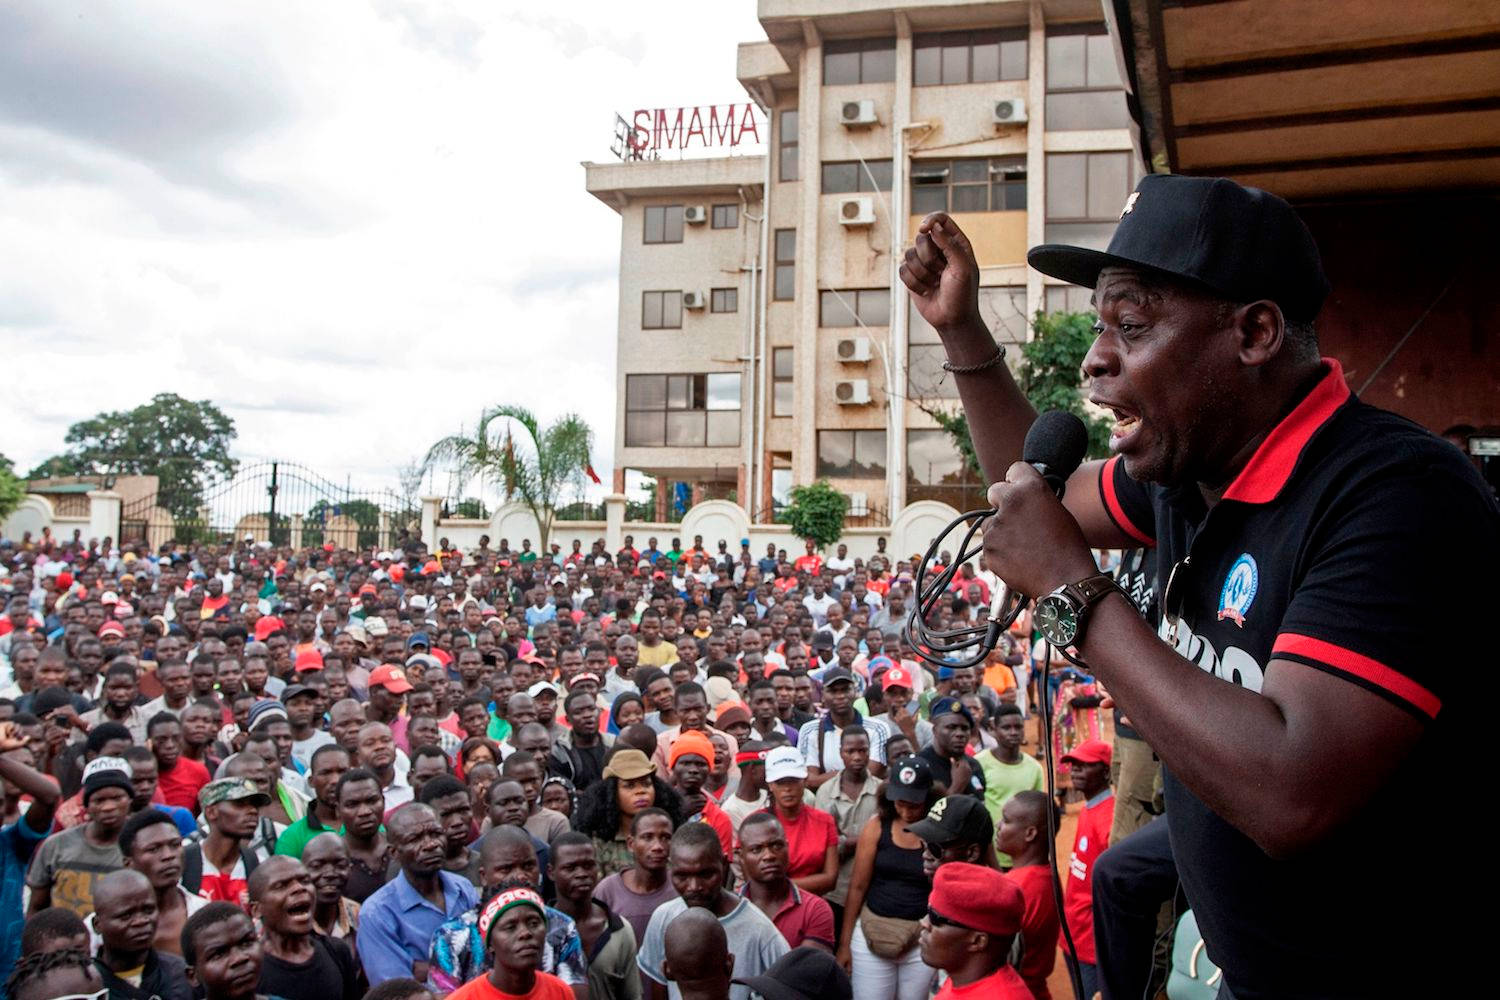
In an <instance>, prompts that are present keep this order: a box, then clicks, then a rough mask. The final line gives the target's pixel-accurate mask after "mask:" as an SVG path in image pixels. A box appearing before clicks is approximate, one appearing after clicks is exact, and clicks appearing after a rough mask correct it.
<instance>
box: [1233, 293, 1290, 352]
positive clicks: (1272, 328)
mask: <svg viewBox="0 0 1500 1000" xmlns="http://www.w3.org/2000/svg"><path fill="white" fill-rule="evenodd" d="M1233 322H1234V324H1235V331H1236V333H1237V335H1238V341H1239V343H1238V346H1239V355H1240V360H1241V361H1242V362H1243V363H1245V364H1247V365H1251V366H1257V365H1263V364H1265V363H1266V362H1268V361H1270V360H1271V359H1272V358H1274V357H1275V356H1276V355H1278V354H1280V353H1281V351H1282V350H1283V349H1284V348H1285V347H1286V342H1285V341H1286V320H1285V318H1284V317H1283V316H1282V315H1281V308H1280V307H1279V306H1278V305H1276V303H1274V302H1271V301H1268V300H1264V299H1262V300H1260V301H1258V302H1251V303H1249V304H1248V305H1244V306H1241V307H1240V308H1239V309H1236V310H1235V312H1234V317H1233Z"/></svg>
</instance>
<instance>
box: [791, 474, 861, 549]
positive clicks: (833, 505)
mask: <svg viewBox="0 0 1500 1000" xmlns="http://www.w3.org/2000/svg"><path fill="white" fill-rule="evenodd" d="M848 512H849V497H848V496H847V495H846V494H844V493H842V492H840V491H839V490H836V489H834V488H833V486H832V485H830V484H829V482H828V481H827V480H826V479H819V480H818V481H817V482H814V483H808V484H807V485H806V486H794V487H792V502H791V503H790V504H788V505H787V507H786V510H785V515H786V516H785V518H784V520H785V521H786V523H787V525H788V526H790V527H791V529H792V534H794V535H796V536H797V537H798V538H801V539H804V540H806V539H809V538H811V539H812V540H813V542H814V543H816V544H817V546H818V548H824V547H825V546H828V545H832V544H833V543H834V542H836V541H838V540H839V536H840V535H842V534H843V533H844V515H845V514H847V513H848Z"/></svg>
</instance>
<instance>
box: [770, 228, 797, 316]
mask: <svg viewBox="0 0 1500 1000" xmlns="http://www.w3.org/2000/svg"><path fill="white" fill-rule="evenodd" d="M772 284H773V287H772V289H771V298H773V299H777V300H781V301H786V300H789V299H794V298H796V297H797V230H795V229H778V230H776V274H775V280H774V282H773V283H772Z"/></svg>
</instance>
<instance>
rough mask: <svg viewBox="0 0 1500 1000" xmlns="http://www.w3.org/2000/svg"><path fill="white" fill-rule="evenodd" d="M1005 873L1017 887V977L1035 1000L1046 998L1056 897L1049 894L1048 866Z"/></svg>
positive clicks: (1054, 942)
mask: <svg viewBox="0 0 1500 1000" xmlns="http://www.w3.org/2000/svg"><path fill="white" fill-rule="evenodd" d="M1006 877H1007V878H1009V879H1010V880H1011V881H1012V882H1014V883H1016V885H1018V886H1020V887H1021V898H1022V899H1023V900H1025V908H1024V909H1023V910H1022V911H1021V944H1022V956H1021V967H1020V969H1019V971H1020V973H1021V978H1022V979H1023V980H1024V981H1025V982H1026V985H1027V987H1028V988H1030V990H1031V995H1032V996H1034V997H1036V998H1037V1000H1047V998H1048V997H1049V996H1051V994H1050V993H1049V992H1048V991H1047V977H1048V976H1050V975H1052V967H1053V965H1055V964H1056V963H1057V935H1058V921H1057V900H1056V899H1055V898H1054V897H1053V895H1052V885H1053V883H1052V869H1051V868H1050V867H1048V866H1047V865H1027V866H1026V867H1024V868H1012V869H1011V870H1010V871H1009V872H1006Z"/></svg>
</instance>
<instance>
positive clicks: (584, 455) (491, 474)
mask: <svg viewBox="0 0 1500 1000" xmlns="http://www.w3.org/2000/svg"><path fill="white" fill-rule="evenodd" d="M512 424H519V425H520V426H521V428H522V429H523V430H525V431H526V434H527V436H528V437H529V438H530V439H531V445H530V447H529V448H526V447H525V443H524V441H523V443H522V444H523V446H522V448H520V449H518V448H517V447H516V444H515V441H514V440H513V439H512V436H511V425H512ZM502 429H503V431H504V433H503V434H502V433H501V430H502ZM593 445H594V432H593V430H592V429H590V428H589V425H588V424H586V423H584V421H583V418H581V417H579V416H578V415H577V414H575V413H567V414H564V415H563V416H561V417H559V418H558V419H557V420H555V421H553V423H552V424H551V425H550V426H549V427H547V428H546V430H542V429H541V428H540V427H539V426H538V424H537V419H536V415H535V414H533V413H532V412H531V411H530V410H528V409H526V408H525V407H523V406H497V407H494V408H493V409H490V410H486V411H484V412H483V413H482V414H480V417H479V425H478V426H477V427H476V428H475V429H474V434H473V435H472V436H469V435H465V434H462V433H460V434H455V435H452V436H450V437H445V438H443V439H442V440H441V441H439V442H437V443H436V444H434V445H433V446H432V447H431V448H429V449H428V451H427V458H426V459H425V460H424V461H423V463H422V464H423V468H424V469H430V468H432V467H433V466H434V465H436V464H438V463H449V464H451V465H452V466H453V467H454V469H455V471H457V472H458V474H459V475H460V476H461V477H463V478H465V479H479V480H481V481H488V482H493V483H497V484H499V485H500V486H502V487H503V488H504V489H505V496H506V498H507V499H509V498H511V497H513V496H517V495H519V496H520V498H521V502H522V503H523V504H525V505H526V506H527V508H529V509H530V511H531V515H532V516H533V517H535V518H536V523H537V527H538V530H539V532H540V534H541V538H540V539H539V544H538V549H537V551H539V552H546V551H547V539H548V538H549V537H550V536H551V534H552V522H553V520H554V519H555V518H556V516H557V505H558V504H557V502H558V500H559V499H560V498H561V496H562V494H563V491H564V490H566V489H568V488H570V487H571V488H572V489H573V490H575V491H581V490H582V488H583V477H584V471H585V470H586V469H589V468H590V465H589V453H590V452H591V451H592V450H593Z"/></svg>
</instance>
